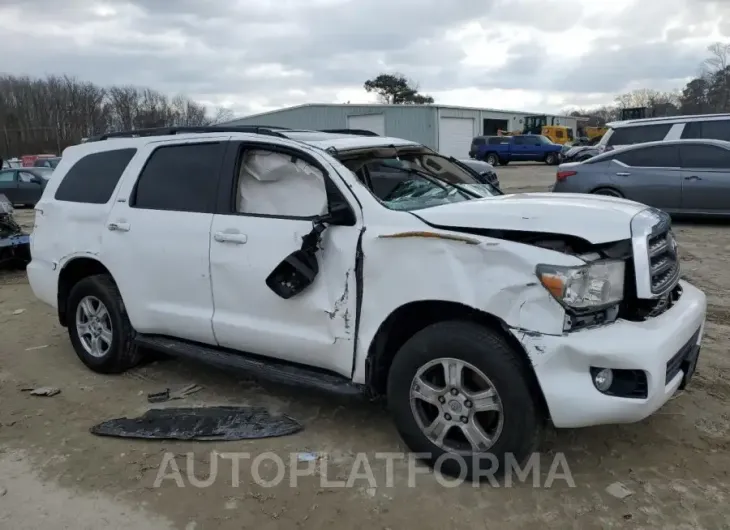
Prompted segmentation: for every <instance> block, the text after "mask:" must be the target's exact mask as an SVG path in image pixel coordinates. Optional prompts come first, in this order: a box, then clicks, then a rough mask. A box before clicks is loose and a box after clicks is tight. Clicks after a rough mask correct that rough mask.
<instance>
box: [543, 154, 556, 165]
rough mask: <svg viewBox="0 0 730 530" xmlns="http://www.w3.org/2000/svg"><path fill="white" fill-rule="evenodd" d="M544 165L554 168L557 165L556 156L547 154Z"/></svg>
mask: <svg viewBox="0 0 730 530" xmlns="http://www.w3.org/2000/svg"><path fill="white" fill-rule="evenodd" d="M545 163H546V164H547V165H548V166H554V165H555V164H557V163H558V155H556V154H555V153H548V154H547V156H546V157H545Z"/></svg>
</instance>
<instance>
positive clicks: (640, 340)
mask: <svg viewBox="0 0 730 530" xmlns="http://www.w3.org/2000/svg"><path fill="white" fill-rule="evenodd" d="M247 131H248V132H247ZM164 133H177V134H164ZM138 134H141V135H140V136H138V137H125V135H124V134H119V135H116V136H118V137H116V138H109V139H106V137H102V138H101V139H93V140H94V141H89V142H87V143H84V144H82V145H77V146H74V147H69V148H68V149H66V150H65V151H64V153H63V159H62V161H61V163H60V164H59V166H58V168H57V169H56V171H55V174H54V175H55V176H54V178H53V179H51V180H50V182H49V183H48V186H47V187H46V189H45V192H44V194H43V197H42V199H41V201H40V202H39V203H38V205H37V206H36V220H35V228H34V231H33V234H32V258H33V259H32V262H31V263H30V265H29V266H28V276H29V279H30V283H31V286H32V288H33V291H34V293H35V295H36V296H37V297H38V298H39V299H41V300H43V301H44V302H46V303H48V304H50V305H52V306H54V307H56V308H57V309H58V317H59V319H60V322H61V324H62V325H64V326H66V327H67V328H68V332H69V336H70V340H71V343H72V344H73V347H74V349H75V350H76V353H77V354H78V356H79V357H80V358H81V360H82V361H83V362H84V363H85V364H86V365H87V366H88V367H90V368H91V369H93V370H96V371H98V372H104V373H112V372H120V371H123V370H126V369H128V368H131V367H132V366H134V365H135V363H137V362H138V361H139V360H140V357H141V356H142V355H143V353H144V351H145V349H153V350H159V351H163V352H167V353H170V354H173V355H177V356H182V357H187V358H193V359H197V360H202V361H205V362H210V363H213V364H217V365H221V366H226V367H230V368H242V369H246V370H249V371H251V372H253V373H254V374H255V375H257V376H258V377H260V378H267V379H269V380H273V381H277V382H285V383H294V384H299V385H305V386H308V387H312V388H319V389H323V390H327V391H330V392H335V393H340V394H347V395H353V394H357V395H365V396H368V397H378V396H384V397H385V398H386V399H387V403H388V406H389V408H390V410H391V412H392V414H393V416H394V417H395V422H396V425H397V427H398V429H399V431H400V433H401V435H402V437H403V439H404V440H405V442H406V443H407V445H408V446H409V447H410V448H411V449H412V450H414V451H416V452H418V453H428V454H430V455H431V459H430V460H431V461H432V462H434V461H438V459H439V457H443V456H448V457H449V459H448V460H446V461H443V466H442V470H443V471H444V472H446V473H460V472H461V470H462V467H461V466H462V465H466V466H467V469H468V474H469V476H471V477H473V478H474V477H476V476H478V475H479V474H481V473H483V472H484V469H485V467H488V468H489V469H491V470H492V471H493V470H494V465H493V462H494V458H495V457H496V458H498V459H501V458H503V457H505V455H508V454H509V455H510V456H511V457H516V458H518V459H522V458H525V457H527V456H528V455H529V453H530V452H531V451H533V449H534V448H535V444H536V443H537V441H538V440H539V436H538V435H539V433H540V430H541V426H542V425H543V422H544V420H545V419H550V420H551V421H552V423H553V424H554V425H555V426H556V427H580V426H588V425H596V424H604V423H621V422H634V421H638V420H641V419H643V418H645V417H646V416H648V415H650V414H652V413H653V412H654V411H656V410H657V409H658V408H659V407H661V406H662V405H663V404H664V403H665V402H666V401H667V400H668V399H669V398H670V397H671V396H672V395H673V394H674V393H675V392H676V391H677V389H678V388H680V387H682V386H684V385H685V384H686V382H687V381H688V380H689V378H690V377H691V375H692V373H693V371H694V367H695V364H696V360H697V355H698V353H699V345H700V340H701V338H702V331H703V327H704V322H705V307H706V301H705V295H704V294H703V293H702V292H701V291H699V290H698V289H697V288H695V287H693V286H692V285H690V284H689V283H687V282H684V281H681V280H679V276H680V274H679V261H678V259H677V252H676V243H675V242H674V238H673V236H672V232H671V230H670V222H669V219H668V217H667V216H666V215H664V214H662V213H660V212H659V211H656V210H653V209H650V208H648V207H646V206H644V205H641V204H638V203H635V202H630V201H626V200H622V199H615V198H610V197H599V196H585V195H569V194H565V195H555V194H550V193H537V194H518V195H502V194H501V193H499V192H498V191H495V190H494V189H493V188H491V187H490V186H489V185H488V184H482V183H480V182H479V181H478V180H475V178H474V175H473V173H470V170H469V169H468V168H467V167H466V166H464V165H462V164H461V163H459V162H458V161H457V160H455V159H453V158H446V157H443V156H441V155H439V154H438V153H435V152H434V151H432V150H430V149H428V148H427V147H424V146H422V145H419V144H416V143H413V142H409V141H406V140H400V139H397V138H382V137H363V136H356V135H347V134H326V133H317V132H311V131H310V132H307V131H291V130H285V129H276V130H274V129H261V128H250V129H243V128H228V129H226V128H215V129H202V130H201V131H197V132H196V131H195V130H193V131H188V132H187V133H186V131H184V130H183V131H180V130H170V131H159V132H154V131H153V132H152V133H150V132H145V133H138ZM126 136H130V134H127V135H126ZM383 160H389V161H390V162H389V163H388V164H389V167H391V168H395V170H394V171H393V172H392V173H389V175H391V176H390V177H387V176H384V177H382V179H385V180H381V181H380V184H379V187H378V190H379V191H371V190H375V188H374V187H373V183H372V174H371V172H370V170H369V169H368V168H369V167H370V166H371V165H372V164H376V165H377V164H380V162H382V161H383ZM398 164H400V166H399V165H398ZM399 167H400V168H401V171H400V173H398V171H397V169H398V168H399ZM388 178H393V179H394V180H393V181H392V182H390V183H389V182H388V181H387V179H388ZM487 456H488V457H489V458H485V457H487ZM451 457H454V458H451ZM458 457H463V458H462V459H461V460H459V459H458ZM500 469H501V468H500Z"/></svg>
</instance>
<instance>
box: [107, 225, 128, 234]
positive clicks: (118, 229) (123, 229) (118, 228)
mask: <svg viewBox="0 0 730 530" xmlns="http://www.w3.org/2000/svg"><path fill="white" fill-rule="evenodd" d="M106 227H107V228H108V229H109V230H111V231H112V232H129V229H130V228H131V226H129V223H109V224H108V225H106Z"/></svg>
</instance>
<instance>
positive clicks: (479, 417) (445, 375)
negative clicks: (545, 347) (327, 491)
mask: <svg viewBox="0 0 730 530" xmlns="http://www.w3.org/2000/svg"><path fill="white" fill-rule="evenodd" d="M518 355H519V354H518V352H516V351H514V349H513V348H512V347H511V346H510V345H509V344H508V343H507V341H506V340H505V339H504V338H503V337H502V336H501V335H500V334H499V333H497V332H495V331H493V330H491V329H489V328H486V327H484V326H480V325H478V324H475V323H472V322H464V321H447V322H439V323H436V324H432V325H430V326H428V327H426V328H425V329H423V330H421V331H419V332H418V333H416V334H415V335H414V336H413V337H411V338H410V339H409V340H408V341H407V342H406V343H405V344H404V345H403V347H402V348H401V349H400V351H399V352H398V353H397V355H396V357H395V359H394V361H393V365H392V366H391V369H390V373H389V375H388V405H389V408H390V410H391V412H392V414H393V416H394V419H395V422H396V426H397V428H398V431H399V432H400V435H401V437H402V438H403V440H404V442H405V443H406V445H407V446H408V447H409V448H410V449H411V450H412V451H413V452H415V453H421V454H428V455H430V456H428V457H425V458H424V459H425V460H426V461H427V462H428V463H429V464H430V465H431V466H435V467H436V469H437V470H438V471H441V472H442V473H444V474H446V475H450V476H456V477H461V478H466V479H468V480H477V479H478V478H479V477H480V476H486V475H488V474H490V473H491V474H493V475H494V476H499V475H501V474H503V473H504V471H505V463H506V461H507V459H510V458H512V459H513V461H514V462H515V463H519V464H522V463H523V462H524V461H525V459H526V458H527V457H529V456H530V454H531V453H532V451H534V450H535V449H536V447H537V445H538V443H539V441H540V435H541V430H542V420H541V419H540V414H539V409H538V406H537V404H536V400H535V399H534V397H533V395H532V393H531V391H530V388H529V384H528V379H527V374H526V373H525V368H524V367H523V365H522V363H521V360H520V359H519V357H518ZM490 470H491V471H490Z"/></svg>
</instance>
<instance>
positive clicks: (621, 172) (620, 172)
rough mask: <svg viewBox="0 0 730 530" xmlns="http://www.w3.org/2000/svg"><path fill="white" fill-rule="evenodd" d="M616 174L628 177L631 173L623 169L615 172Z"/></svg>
mask: <svg viewBox="0 0 730 530" xmlns="http://www.w3.org/2000/svg"><path fill="white" fill-rule="evenodd" d="M616 176H617V177H629V176H631V173H627V172H625V171H619V172H618V173H616Z"/></svg>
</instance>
